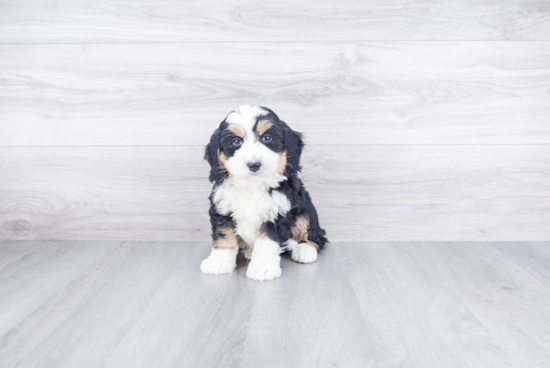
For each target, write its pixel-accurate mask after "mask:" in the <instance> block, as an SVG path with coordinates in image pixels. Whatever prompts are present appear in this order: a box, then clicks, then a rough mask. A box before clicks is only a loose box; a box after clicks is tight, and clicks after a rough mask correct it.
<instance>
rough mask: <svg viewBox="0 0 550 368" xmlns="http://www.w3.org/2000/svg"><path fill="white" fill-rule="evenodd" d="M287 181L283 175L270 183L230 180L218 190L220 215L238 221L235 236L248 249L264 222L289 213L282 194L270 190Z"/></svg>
mask: <svg viewBox="0 0 550 368" xmlns="http://www.w3.org/2000/svg"><path fill="white" fill-rule="evenodd" d="M282 180H286V177H284V176H280V177H279V178H274V179H273V180H272V181H271V182H268V181H266V182H245V181H240V180H236V179H235V178H231V177H230V178H227V179H226V180H225V181H224V182H223V183H222V184H221V185H220V186H219V187H217V188H216V189H215V193H214V203H215V205H216V210H217V211H218V213H219V214H221V215H231V217H232V218H233V219H234V220H235V234H237V235H238V236H240V237H241V239H242V240H243V241H244V242H245V243H247V244H248V245H249V246H252V245H254V243H255V241H256V239H257V238H258V236H259V235H260V227H261V225H262V224H263V223H264V222H267V221H274V220H275V219H276V218H277V216H278V215H283V216H284V215H285V214H286V213H287V212H288V211H289V210H290V201H289V200H288V198H287V197H286V196H285V195H284V194H282V193H281V192H279V191H278V190H273V191H272V192H271V194H270V193H269V191H268V189H269V188H273V187H275V186H279V182H280V181H282Z"/></svg>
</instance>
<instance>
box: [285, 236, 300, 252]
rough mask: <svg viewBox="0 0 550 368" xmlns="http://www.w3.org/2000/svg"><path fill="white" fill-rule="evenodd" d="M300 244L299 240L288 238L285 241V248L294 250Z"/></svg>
mask: <svg viewBox="0 0 550 368" xmlns="http://www.w3.org/2000/svg"><path fill="white" fill-rule="evenodd" d="M297 245H298V242H297V241H296V240H294V239H292V238H290V239H288V240H287V241H286V243H285V249H286V251H287V252H292V251H293V250H294V249H295V248H296V246H297Z"/></svg>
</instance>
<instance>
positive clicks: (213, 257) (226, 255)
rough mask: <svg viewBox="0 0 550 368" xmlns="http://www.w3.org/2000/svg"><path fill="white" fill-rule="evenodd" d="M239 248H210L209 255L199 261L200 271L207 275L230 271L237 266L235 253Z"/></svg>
mask: <svg viewBox="0 0 550 368" xmlns="http://www.w3.org/2000/svg"><path fill="white" fill-rule="evenodd" d="M238 252H239V248H238V247H235V248H234V249H216V248H212V252H211V253H210V256H208V258H206V259H205V260H204V261H202V263H201V271H202V272H203V273H205V274H207V275H220V274H222V273H231V272H233V270H234V269H235V268H236V267H237V253H238Z"/></svg>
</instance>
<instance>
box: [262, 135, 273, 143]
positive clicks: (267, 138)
mask: <svg viewBox="0 0 550 368" xmlns="http://www.w3.org/2000/svg"><path fill="white" fill-rule="evenodd" d="M272 140H273V138H271V136H270V135H269V134H265V135H263V136H262V142H264V143H271V141H272Z"/></svg>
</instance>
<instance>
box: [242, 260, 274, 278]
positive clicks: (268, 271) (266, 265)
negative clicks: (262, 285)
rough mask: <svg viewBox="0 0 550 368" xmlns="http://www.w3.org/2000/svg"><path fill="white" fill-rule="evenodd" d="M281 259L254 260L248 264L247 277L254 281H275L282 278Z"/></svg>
mask: <svg viewBox="0 0 550 368" xmlns="http://www.w3.org/2000/svg"><path fill="white" fill-rule="evenodd" d="M281 273H282V270H281V266H280V259H277V260H252V261H250V263H249V264H248V268H247V270H246V277H248V278H249V279H252V280H257V281H265V280H273V279H275V278H277V277H279V276H281Z"/></svg>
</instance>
